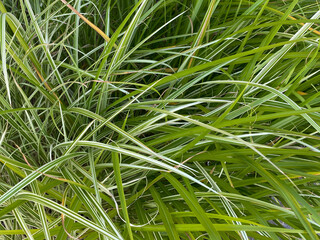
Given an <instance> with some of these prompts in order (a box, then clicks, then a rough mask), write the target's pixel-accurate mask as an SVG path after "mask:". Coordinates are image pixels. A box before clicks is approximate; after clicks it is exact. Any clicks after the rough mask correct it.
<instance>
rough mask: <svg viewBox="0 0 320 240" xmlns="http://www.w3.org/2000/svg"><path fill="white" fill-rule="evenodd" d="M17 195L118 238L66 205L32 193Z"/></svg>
mask: <svg viewBox="0 0 320 240" xmlns="http://www.w3.org/2000/svg"><path fill="white" fill-rule="evenodd" d="M17 197H18V199H26V200H28V201H34V202H36V203H39V204H41V205H43V206H46V207H48V208H51V209H52V210H54V211H57V212H59V213H63V214H64V215H66V216H67V217H69V218H71V219H73V220H74V221H77V222H79V223H81V224H82V225H83V226H85V227H88V228H91V229H93V230H96V231H97V232H99V233H101V234H103V235H105V236H107V237H109V238H110V239H118V238H117V237H116V236H114V235H112V234H111V233H110V232H109V231H107V230H105V229H104V228H101V227H100V226H99V225H97V224H96V223H93V222H91V221H88V220H87V219H86V218H84V217H82V216H81V215H79V214H78V213H75V212H72V211H70V210H69V209H67V208H66V207H63V206H61V205H59V204H57V203H55V202H53V201H51V200H48V199H46V198H44V197H41V196H37V195H35V194H32V193H20V194H19V195H18V196H17Z"/></svg>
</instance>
